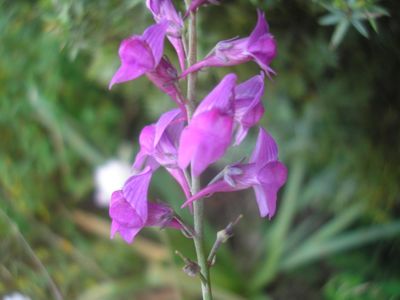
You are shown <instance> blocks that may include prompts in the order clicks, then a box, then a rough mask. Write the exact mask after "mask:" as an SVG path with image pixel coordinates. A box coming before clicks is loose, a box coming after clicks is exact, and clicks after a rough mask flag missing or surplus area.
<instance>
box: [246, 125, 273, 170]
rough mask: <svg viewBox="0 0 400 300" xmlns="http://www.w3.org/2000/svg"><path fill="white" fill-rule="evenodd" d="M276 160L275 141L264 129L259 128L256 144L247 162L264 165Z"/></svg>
mask: <svg viewBox="0 0 400 300" xmlns="http://www.w3.org/2000/svg"><path fill="white" fill-rule="evenodd" d="M277 159H278V146H277V145H276V142H275V140H274V139H273V137H272V136H271V135H270V134H269V133H268V132H267V131H266V130H265V129H264V128H260V131H259V133H258V138H257V143H256V146H255V148H254V150H253V153H252V154H251V157H250V160H249V162H250V163H256V164H259V165H265V164H266V163H268V162H270V161H275V160H277Z"/></svg>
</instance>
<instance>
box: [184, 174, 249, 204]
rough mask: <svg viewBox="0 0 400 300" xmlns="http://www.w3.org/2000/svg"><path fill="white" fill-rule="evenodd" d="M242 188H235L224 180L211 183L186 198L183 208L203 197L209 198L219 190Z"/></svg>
mask: <svg viewBox="0 0 400 300" xmlns="http://www.w3.org/2000/svg"><path fill="white" fill-rule="evenodd" d="M240 189H241V188H238V189H236V188H234V187H232V186H231V185H229V184H228V183H227V182H225V181H224V180H220V181H217V182H215V183H213V184H210V185H208V186H206V187H205V188H203V189H202V190H201V191H199V192H198V193H197V194H195V195H193V196H192V197H190V198H189V199H188V200H186V202H185V203H183V205H182V206H181V208H184V207H186V206H188V205H190V204H192V203H193V202H194V201H196V200H199V199H202V198H207V197H210V196H211V195H213V194H214V193H219V192H233V191H238V190H240Z"/></svg>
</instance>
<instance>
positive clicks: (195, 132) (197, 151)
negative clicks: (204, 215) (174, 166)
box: [178, 74, 236, 176]
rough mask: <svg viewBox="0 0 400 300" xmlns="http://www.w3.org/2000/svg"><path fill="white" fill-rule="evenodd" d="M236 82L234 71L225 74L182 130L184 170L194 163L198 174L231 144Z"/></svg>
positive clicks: (182, 164)
mask: <svg viewBox="0 0 400 300" xmlns="http://www.w3.org/2000/svg"><path fill="white" fill-rule="evenodd" d="M235 83H236V75H235V74H228V75H227V76H225V77H224V79H223V80H222V81H221V82H220V83H219V84H218V85H217V86H216V87H215V88H214V90H212V91H211V93H210V94H209V95H208V96H207V97H206V98H204V100H203V101H202V102H201V104H200V105H199V107H198V108H197V109H196V111H195V112H194V114H193V118H192V120H191V122H190V124H189V125H188V126H187V127H186V128H185V129H184V130H183V131H182V134H181V139H180V143H179V151H178V152H179V154H178V164H179V166H180V167H181V168H182V169H184V168H186V167H187V166H188V165H189V163H192V167H193V170H194V174H195V176H198V175H200V174H201V173H202V172H203V171H204V170H205V169H206V168H207V167H208V166H209V165H210V164H212V163H214V162H216V161H217V160H218V159H220V158H221V157H222V156H223V155H224V154H225V152H226V150H227V148H228V147H229V145H230V144H231V140H232V131H233V115H234V107H233V98H234V88H235Z"/></svg>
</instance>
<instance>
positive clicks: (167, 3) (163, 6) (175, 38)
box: [146, 0, 186, 70]
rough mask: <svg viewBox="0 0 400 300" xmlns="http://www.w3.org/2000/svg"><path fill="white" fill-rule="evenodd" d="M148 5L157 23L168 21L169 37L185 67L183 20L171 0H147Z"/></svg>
mask: <svg viewBox="0 0 400 300" xmlns="http://www.w3.org/2000/svg"><path fill="white" fill-rule="evenodd" d="M146 5H147V7H148V9H149V10H150V11H151V13H152V14H153V16H154V20H155V21H156V22H157V23H162V22H167V23H168V28H167V37H168V40H169V41H170V42H171V44H172V46H173V47H174V48H175V51H176V53H177V54H178V59H179V64H180V66H181V68H182V70H184V69H185V59H186V54H185V50H184V47H183V42H182V29H183V20H182V18H181V16H180V15H179V14H178V12H177V11H176V9H175V7H174V5H173V4H172V2H171V0H147V1H146Z"/></svg>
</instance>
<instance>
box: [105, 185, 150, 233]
mask: <svg viewBox="0 0 400 300" xmlns="http://www.w3.org/2000/svg"><path fill="white" fill-rule="evenodd" d="M109 214H110V217H111V219H113V220H114V221H116V222H118V223H120V224H123V225H126V226H129V227H141V226H143V220H142V219H141V217H140V216H139V215H138V213H137V211H136V210H135V208H134V207H132V206H131V205H130V204H129V203H128V202H127V201H126V199H125V197H124V195H123V192H122V191H115V192H114V193H113V194H112V196H111V203H110V210H109Z"/></svg>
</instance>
